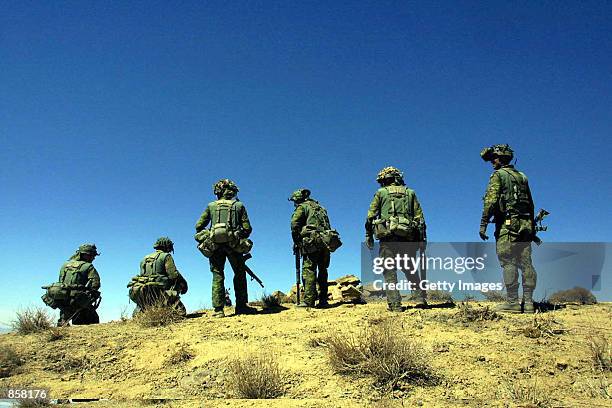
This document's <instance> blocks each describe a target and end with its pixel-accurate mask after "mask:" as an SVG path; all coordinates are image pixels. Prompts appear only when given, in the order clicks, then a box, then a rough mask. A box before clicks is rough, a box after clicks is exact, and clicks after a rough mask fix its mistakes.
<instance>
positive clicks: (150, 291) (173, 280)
mask: <svg viewBox="0 0 612 408" xmlns="http://www.w3.org/2000/svg"><path fill="white" fill-rule="evenodd" d="M153 249H155V252H153V253H151V254H149V255H147V256H145V257H144V258H143V259H142V261H140V274H139V275H137V276H135V277H134V278H132V281H131V282H130V283H129V284H128V287H129V288H130V291H129V296H130V299H131V300H132V301H133V302H134V303H136V305H137V306H136V310H134V315H136V314H138V313H139V312H140V311H142V310H145V309H146V308H147V307H148V306H152V305H159V304H163V305H167V306H171V307H174V308H175V309H176V310H177V311H179V313H180V314H181V315H183V316H184V315H185V314H186V312H187V311H186V309H185V305H183V302H181V299H180V295H184V294H185V293H187V289H188V286H187V281H186V280H185V278H183V276H182V275H181V273H180V272H179V271H178V269H176V265H175V264H174V259H173V258H172V254H171V252H174V243H173V242H172V240H171V239H170V238H168V237H161V238H159V239H158V240H157V241H155V244H153Z"/></svg>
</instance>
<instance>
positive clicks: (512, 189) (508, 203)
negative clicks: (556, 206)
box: [497, 167, 535, 241]
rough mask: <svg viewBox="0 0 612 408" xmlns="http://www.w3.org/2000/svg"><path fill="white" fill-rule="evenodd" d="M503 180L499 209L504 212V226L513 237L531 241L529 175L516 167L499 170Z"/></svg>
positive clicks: (531, 207) (531, 206)
mask: <svg viewBox="0 0 612 408" xmlns="http://www.w3.org/2000/svg"><path fill="white" fill-rule="evenodd" d="M497 174H498V175H499V177H500V180H501V188H502V192H501V197H500V203H499V209H500V211H501V213H502V214H504V218H505V219H504V224H503V225H504V228H505V229H506V230H508V232H509V234H510V236H511V238H512V239H513V240H518V241H530V240H531V239H532V237H533V234H534V232H535V231H533V223H532V221H533V202H532V200H531V192H530V191H529V184H528V181H527V176H526V175H525V174H524V173H522V172H520V171H518V170H515V169H514V168H505V167H502V168H501V169H499V170H497Z"/></svg>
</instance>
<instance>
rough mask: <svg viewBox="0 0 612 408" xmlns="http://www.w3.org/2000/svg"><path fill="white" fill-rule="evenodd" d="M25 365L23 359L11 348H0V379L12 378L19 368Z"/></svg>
mask: <svg viewBox="0 0 612 408" xmlns="http://www.w3.org/2000/svg"><path fill="white" fill-rule="evenodd" d="M22 364H23V359H22V358H21V357H20V356H19V354H17V352H16V351H15V349H13V348H12V347H10V346H0V378H6V377H10V376H11V375H12V374H13V373H14V372H15V370H16V369H17V367H19V366H21V365H22Z"/></svg>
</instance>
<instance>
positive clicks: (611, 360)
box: [588, 335, 612, 371]
mask: <svg viewBox="0 0 612 408" xmlns="http://www.w3.org/2000/svg"><path fill="white" fill-rule="evenodd" d="M588 344H589V350H590V352H591V359H592V361H593V366H594V368H595V369H596V370H597V371H612V346H611V345H610V343H609V342H608V339H607V338H606V337H605V336H604V335H591V336H590V337H589V343H588Z"/></svg>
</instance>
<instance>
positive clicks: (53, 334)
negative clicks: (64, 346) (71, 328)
mask: <svg viewBox="0 0 612 408" xmlns="http://www.w3.org/2000/svg"><path fill="white" fill-rule="evenodd" d="M66 336H68V331H67V330H66V328H65V327H63V326H62V327H51V328H49V329H48V330H47V336H46V338H47V341H58V340H62V339H64V338H66Z"/></svg>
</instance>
